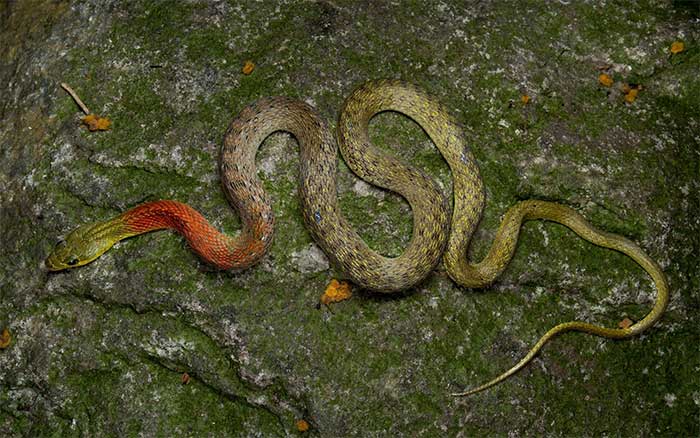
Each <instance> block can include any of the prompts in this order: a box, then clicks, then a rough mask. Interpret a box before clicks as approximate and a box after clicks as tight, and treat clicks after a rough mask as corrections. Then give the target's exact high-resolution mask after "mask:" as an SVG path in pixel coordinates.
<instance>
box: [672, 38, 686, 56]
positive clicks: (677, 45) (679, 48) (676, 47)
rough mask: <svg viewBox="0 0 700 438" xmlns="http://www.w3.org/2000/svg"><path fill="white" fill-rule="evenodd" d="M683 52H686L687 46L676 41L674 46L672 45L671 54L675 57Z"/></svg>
mask: <svg viewBox="0 0 700 438" xmlns="http://www.w3.org/2000/svg"><path fill="white" fill-rule="evenodd" d="M683 50H685V44H683V41H674V42H673V44H671V53H673V54H674V55H675V54H677V53H681V52H682V51H683Z"/></svg>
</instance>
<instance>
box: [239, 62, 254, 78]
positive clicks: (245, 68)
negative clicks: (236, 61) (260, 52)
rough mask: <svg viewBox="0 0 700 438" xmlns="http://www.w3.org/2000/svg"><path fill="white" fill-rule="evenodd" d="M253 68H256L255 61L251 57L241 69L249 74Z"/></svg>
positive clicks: (245, 73)
mask: <svg viewBox="0 0 700 438" xmlns="http://www.w3.org/2000/svg"><path fill="white" fill-rule="evenodd" d="M253 70H255V63H254V62H253V61H251V60H250V59H249V60H247V61H246V62H245V63H243V68H242V69H241V72H242V73H243V74H244V75H249V74H251V73H253Z"/></svg>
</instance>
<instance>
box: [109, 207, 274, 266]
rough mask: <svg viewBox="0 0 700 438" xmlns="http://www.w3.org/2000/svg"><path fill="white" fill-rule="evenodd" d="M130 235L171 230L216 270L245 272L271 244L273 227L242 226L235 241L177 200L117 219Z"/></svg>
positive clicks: (141, 209) (136, 210)
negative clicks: (269, 243)
mask: <svg viewBox="0 0 700 438" xmlns="http://www.w3.org/2000/svg"><path fill="white" fill-rule="evenodd" d="M120 218H121V220H122V221H123V223H124V225H125V226H126V229H127V233H128V234H129V235H136V234H142V233H147V232H149V231H155V230H162V229H165V228H169V229H173V230H176V231H177V232H179V233H180V234H182V235H183V236H184V237H185V239H187V243H189V245H190V247H191V248H192V250H193V251H194V252H196V253H197V254H198V255H199V256H200V257H202V258H203V259H204V260H205V261H206V262H208V263H210V264H212V265H214V266H215V267H217V268H219V269H244V268H247V267H249V266H251V265H253V264H254V263H255V262H257V261H258V260H260V258H261V257H262V256H263V255H264V253H265V250H266V244H265V242H270V241H271V235H272V224H269V223H265V222H262V221H258V222H255V223H252V224H248V226H247V227H245V226H244V229H243V231H242V232H241V235H240V236H239V237H238V238H236V239H234V238H231V237H229V236H227V235H225V234H223V233H220V232H219V231H218V230H217V229H216V228H214V227H213V226H212V225H211V224H210V223H209V221H207V220H206V219H205V218H204V216H202V215H201V214H200V213H199V212H198V211H197V210H195V209H193V208H192V207H190V206H188V205H186V204H183V203H181V202H178V201H169V200H165V201H155V202H148V203H145V204H141V205H139V206H138V207H135V208H133V209H131V210H129V211H127V212H125V213H123V214H122V215H121V216H120Z"/></svg>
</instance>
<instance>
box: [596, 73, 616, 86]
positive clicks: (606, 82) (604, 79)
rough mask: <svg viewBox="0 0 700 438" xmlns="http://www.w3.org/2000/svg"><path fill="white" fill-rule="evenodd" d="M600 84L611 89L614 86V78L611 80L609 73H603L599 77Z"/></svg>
mask: <svg viewBox="0 0 700 438" xmlns="http://www.w3.org/2000/svg"><path fill="white" fill-rule="evenodd" d="M598 82H600V85H603V86H604V87H610V86H612V84H613V78H611V77H610V75H608V74H607V73H601V74H600V75H598Z"/></svg>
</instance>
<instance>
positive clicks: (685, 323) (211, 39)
mask: <svg viewBox="0 0 700 438" xmlns="http://www.w3.org/2000/svg"><path fill="white" fill-rule="evenodd" d="M399 3H402V4H401V5H399ZM461 3H464V2H442V3H437V2H425V3H423V2H406V3H403V2H388V1H369V2H345V1H319V2H299V3H295V2H282V3H277V2H257V1H244V2H240V3H239V2H226V1H209V2H203V1H194V0H193V1H187V2H185V1H183V2H168V3H165V2H152V1H150V0H133V1H104V0H99V1H98V0H93V1H81V2H66V1H56V0H20V1H6V2H1V3H0V20H2V21H1V28H0V56H1V57H0V95H1V96H2V98H1V99H0V158H1V159H0V233H1V237H0V254H1V256H0V257H1V259H0V260H2V263H1V264H0V328H2V327H5V326H6V327H8V328H9V329H10V331H11V334H12V344H11V346H10V347H9V348H7V349H5V350H0V434H1V435H3V436H22V435H25V436H27V435H31V436H38V435H52V434H56V435H73V436H76V435H82V436H124V435H137V434H142V435H147V436H148V435H156V434H162V435H165V436H170V435H200V434H211V435H212V436H221V435H240V436H276V435H285V434H292V435H293V434H296V433H298V432H297V430H296V428H295V420H297V419H301V418H303V419H305V420H306V421H308V422H309V424H310V426H311V429H310V431H309V432H307V433H308V434H312V435H319V436H337V435H345V436H348V435H355V436H367V435H371V436H417V435H425V436H436V435H442V434H447V435H460V434H462V435H487V434H488V435H515V436H517V435H522V434H530V435H541V434H552V435H602V434H607V435H628V436H649V435H674V436H679V435H695V436H697V435H698V434H699V433H700V430H699V426H698V416H697V412H698V409H699V405H700V390H699V389H698V388H700V385H699V384H698V377H697V376H698V370H699V369H700V358H699V357H698V356H699V352H698V345H699V343H700V336H699V333H698V323H697V321H698V308H699V302H700V298H699V294H700V292H699V289H700V284H699V281H698V276H697V256H698V251H699V247H700V243H699V241H698V239H699V238H698V236H699V232H700V225H699V223H698V219H697V218H698V190H699V188H700V187H699V184H698V176H699V175H700V168H699V165H698V154H699V152H698V150H699V146H700V145H699V143H700V122H698V118H697V114H698V107H699V98H698V96H700V79H698V75H697V72H698V69H699V67H700V46H699V45H698V42H699V37H700V33H699V31H698V27H699V23H700V22H699V18H698V16H699V12H698V6H697V4H694V3H693V2H680V1H679V2H668V1H666V2H643V4H639V3H641V2H631V1H630V2H610V1H607V2H591V3H593V4H583V3H580V2H564V1H561V2H514V3H512V4H503V3H500V2H478V1H477V2H470V3H469V4H468V5H466V6H458V5H457V4H461ZM675 40H682V41H684V42H685V46H686V50H685V51H684V52H682V53H680V54H677V55H674V56H671V55H670V52H669V47H670V45H671V43H672V42H673V41H675ZM247 59H251V60H253V61H254V62H255V63H256V65H257V67H256V69H255V70H254V71H253V73H252V74H251V75H250V76H244V75H243V74H241V66H242V65H243V62H244V61H245V60H247ZM601 67H607V68H608V69H609V70H608V71H609V72H610V74H611V75H612V77H613V79H614V80H615V84H614V85H613V86H612V87H611V88H606V87H603V86H601V85H600V84H599V83H598V74H599V73H600V71H599V70H598V69H599V68H601ZM378 77H398V78H404V79H407V80H410V81H413V82H415V83H417V84H419V85H420V86H422V87H423V88H425V89H427V90H428V91H430V92H431V93H432V94H434V95H436V96H438V97H439V98H440V99H441V100H442V101H443V102H444V103H445V105H446V106H447V107H449V108H451V109H452V111H453V113H454V114H455V115H456V117H457V118H458V119H459V120H460V121H461V122H462V123H463V124H464V125H465V128H466V131H467V133H468V136H469V138H471V139H472V143H473V146H474V150H475V153H476V155H477V158H478V159H479V162H480V165H481V169H482V175H483V177H484V179H485V183H486V187H487V189H488V206H487V209H486V211H485V214H484V220H483V221H482V224H481V228H480V231H479V232H478V233H477V235H476V237H475V244H474V248H473V252H474V256H475V257H478V256H480V255H482V254H484V252H485V250H486V249H487V247H488V245H489V243H490V240H491V237H492V235H493V232H494V230H495V228H496V225H497V223H498V220H499V217H500V215H501V214H503V212H504V211H505V210H506V209H507V208H508V206H510V205H512V204H514V203H515V202H517V201H518V200H520V199H525V198H530V197H536V198H541V199H548V200H556V201H559V202H562V203H564V204H567V205H570V206H572V207H574V208H576V209H577V210H579V211H580V212H582V213H583V214H584V215H585V216H586V217H588V218H589V219H590V220H591V221H592V222H593V223H594V224H596V225H597V226H598V227H600V228H602V229H605V230H608V231H611V232H616V233H620V234H624V235H626V236H628V237H629V238H631V239H633V240H635V241H636V242H638V243H639V244H640V245H641V246H642V247H643V248H645V249H646V250H647V251H648V252H649V254H651V255H652V256H653V257H654V258H656V259H657V260H658V261H659V262H660V264H661V265H662V266H663V267H664V269H665V271H666V272H667V274H668V276H669V280H670V283H671V286H672V291H673V296H672V300H671V304H670V308H669V311H668V312H667V314H666V315H665V316H664V318H663V320H662V321H661V322H660V323H659V324H657V325H656V327H654V328H653V329H652V330H650V331H649V332H647V333H645V334H644V335H642V336H640V337H638V338H636V339H633V340H628V341H620V342H614V341H607V340H601V339H597V338H594V337H591V336H585V335H580V334H571V335H566V336H563V337H561V338H559V339H556V340H555V341H554V342H553V343H552V344H551V345H549V346H548V347H546V348H545V349H544V351H543V353H542V354H541V355H540V356H539V357H538V358H537V359H536V360H535V361H534V362H533V363H532V364H531V365H530V366H528V367H527V368H526V369H525V370H524V371H523V372H521V373H519V374H518V375H517V376H516V377H514V378H512V379H511V380H509V381H507V382H506V383H504V384H502V385H500V386H498V387H496V388H494V389H493V390H491V391H488V392H486V393H483V394H479V395H476V396H473V397H469V398H463V399H455V398H451V397H450V396H449V395H448V392H449V391H455V390H461V389H463V388H465V387H469V386H472V385H474V384H478V383H482V382H484V381H485V380H488V379H490V378H492V377H494V376H495V375H497V374H498V373H500V372H501V371H503V370H504V369H506V368H507V367H509V366H511V365H512V364H513V363H514V362H515V361H516V359H517V358H519V357H520V356H522V355H523V354H524V353H525V352H526V351H527V350H528V349H529V348H530V346H531V345H532V344H533V343H534V342H535V341H536V339H537V338H538V337H539V336H540V335H541V334H543V333H544V332H545V331H546V330H547V329H548V328H549V327H551V326H552V325H554V324H556V323H557V322H561V321H564V320H569V319H572V318H577V319H583V320H588V321H594V322H597V323H600V324H604V325H608V326H615V325H617V323H618V322H619V321H620V320H622V319H623V318H624V317H629V318H631V319H635V320H636V319H640V318H641V317H642V316H643V315H644V314H645V313H646V312H647V311H648V309H649V307H650V304H651V302H652V301H653V299H654V290H653V288H652V286H651V283H650V281H649V279H648V278H647V277H646V276H645V274H644V273H643V271H642V270H641V269H640V268H639V267H637V266H636V265H634V264H633V263H632V262H631V261H630V260H628V259H626V258H624V257H623V256H621V255H619V254H615V253H611V252H609V251H604V250H601V249H598V248H595V247H592V246H591V245H588V244H586V243H585V242H582V241H581V240H579V239H578V238H576V237H575V236H573V235H572V234H571V233H570V232H568V231H567V230H565V229H564V228H562V227H560V226H557V225H553V224H547V223H529V224H527V225H526V226H525V229H524V232H523V235H522V242H521V245H520V247H519V249H518V251H517V254H516V257H515V259H514V261H513V262H512V263H511V265H510V266H509V268H508V270H507V271H506V273H505V274H504V276H503V277H502V278H501V279H500V281H499V282H498V283H497V284H496V285H494V286H493V287H492V288H490V289H488V290H485V291H473V290H464V289H461V288H458V287H455V285H454V284H453V283H452V282H451V281H450V280H449V279H448V278H447V277H446V275H444V273H443V272H440V270H438V271H437V272H435V273H434V274H433V275H432V276H431V277H430V278H429V279H428V280H427V281H426V282H425V283H424V284H422V285H421V286H420V287H418V288H416V289H415V290H411V291H408V292H406V293H405V294H402V295H401V296H397V297H392V298H387V297H377V296H373V295H368V294H363V293H360V294H356V295H355V297H354V298H353V299H352V300H350V301H347V302H343V303H340V304H337V305H335V306H334V308H333V313H330V312H329V311H328V310H325V309H322V310H317V309H316V308H315V304H316V302H317V300H318V297H319V296H320V294H321V293H322V292H323V289H324V287H325V285H326V283H327V282H328V281H329V280H330V279H331V278H332V277H333V276H334V275H337V273H335V272H333V271H332V268H331V269H330V270H329V269H328V268H327V260H325V258H324V257H323V255H322V254H320V253H319V252H318V251H317V249H316V248H314V247H313V245H312V242H311V239H310V237H309V235H308V233H307V232H306V231H305V229H304V226H303V223H302V219H301V214H300V212H299V201H298V199H297V197H296V178H297V164H298V157H297V146H296V143H295V142H294V141H293V140H292V139H291V138H290V137H289V136H287V135H285V134H276V135H274V136H273V137H271V138H270V139H269V140H268V141H267V142H266V144H265V145H264V147H263V148H262V149H261V151H260V153H259V155H258V163H259V165H260V168H261V171H260V175H261V177H262V178H264V180H265V182H266V185H267V187H268V188H269V190H270V191H271V193H272V196H273V198H274V202H275V205H274V207H275V211H276V212H277V218H278V231H277V232H278V235H277V238H276V241H275V244H274V246H273V248H272V252H271V253H270V254H269V255H268V256H267V257H266V258H265V260H264V262H263V263H261V264H260V265H258V266H256V267H255V268H253V269H250V270H249V271H247V272H244V273H242V274H229V273H221V272H212V271H211V270H210V269H208V268H207V267H206V266H205V265H203V264H202V263H201V262H200V261H199V260H198V259H197V258H196V257H195V256H194V255H192V254H191V253H190V252H189V251H188V250H187V249H186V246H185V244H184V242H183V240H182V239H181V238H179V237H178V236H175V235H172V234H171V233H165V232H163V233H153V234H149V235H146V236H142V237H139V238H135V239H131V240H128V241H125V242H123V243H122V244H120V245H118V246H117V247H116V248H115V249H113V250H112V251H110V252H109V253H107V254H106V255H105V256H103V257H102V258H101V259H99V261H97V262H96V263H93V264H91V265H88V266H85V267H83V268H81V269H76V270H74V271H71V272H65V273H58V274H54V275H49V274H47V272H45V271H44V269H43V267H42V261H43V259H44V258H45V257H46V255H47V254H48V252H49V251H50V250H51V248H52V246H53V244H54V243H55V242H56V240H57V238H58V237H59V236H60V235H62V234H63V233H66V232H67V231H69V230H70V229H72V228H74V227H75V226H77V225H78V224H80V223H83V222H86V221H90V220H97V219H105V218H108V217H111V216H113V215H115V214H117V212H119V211H121V210H123V209H125V208H128V207H131V206H134V205H136V204H137V203H139V202H141V201H144V200H153V199H160V198H174V199H178V200H180V201H184V202H188V203H191V204H192V205H193V206H195V207H196V208H198V209H199V210H200V211H202V212H203V213H204V214H205V216H207V217H208V218H210V219H211V220H212V221H213V222H214V223H215V224H216V225H217V226H218V227H220V228H221V229H223V230H225V231H227V232H230V233H235V231H236V230H237V228H238V220H237V217H236V215H235V214H234V213H232V212H231V210H230V207H229V206H228V204H227V202H226V200H225V197H224V195H223V194H222V193H221V189H220V187H219V175H218V173H217V158H218V148H219V145H220V142H221V138H222V135H223V132H224V130H225V128H226V126H227V124H228V121H229V120H230V118H231V117H232V116H233V115H235V114H236V113H237V111H239V110H240V109H241V108H242V107H243V106H244V105H246V104H248V103H250V102H251V101H253V100H255V99H257V98H259V97H261V96H266V95H274V94H283V95H289V96H295V97H299V98H302V99H304V100H306V101H308V102H310V103H312V104H314V105H316V106H317V107H318V108H319V110H320V111H321V112H322V114H324V116H326V117H327V118H328V119H329V120H330V121H333V120H334V119H335V117H336V116H337V111H338V109H339V108H340V106H341V103H342V100H343V98H344V97H345V96H346V95H347V94H348V93H349V92H350V91H351V90H352V89H353V87H355V86H357V85H358V84H360V83H361V82H363V81H365V80H367V79H371V78H378ZM60 82H67V83H69V84H70V85H71V86H73V88H74V89H76V91H78V93H79V94H80V95H81V97H82V98H83V100H84V101H85V102H86V104H87V105H88V106H89V107H90V108H91V109H92V110H93V111H95V112H96V113H99V114H101V115H105V116H107V117H109V118H110V119H111V120H112V121H113V123H114V125H113V129H112V130H110V131H107V132H102V133H89V132H87V131H86V130H84V128H82V127H80V126H79V124H80V123H79V116H80V114H79V111H78V109H77V107H76V105H75V104H74V102H73V101H72V100H71V99H70V97H68V95H67V94H66V93H65V92H64V91H63V90H61V89H60V87H59V84H60ZM624 82H628V83H636V84H641V85H642V86H643V89H642V91H641V92H640V94H639V96H638V98H637V100H636V101H635V102H633V103H632V104H628V103H625V101H624V98H623V94H622V91H621V90H622V87H621V85H622V84H623V83H624ZM522 95H528V96H530V98H531V99H530V101H529V102H528V103H527V104H523V103H522V100H521V96H522ZM371 128H372V133H371V134H372V137H373V139H374V140H375V141H376V142H377V144H379V145H381V146H382V147H386V148H389V149H390V150H393V151H395V152H396V153H397V154H400V155H401V156H403V157H405V158H406V159H408V160H410V161H411V162H413V163H415V164H416V165H419V166H421V167H423V168H424V169H426V170H427V171H428V172H430V173H431V174H433V175H434V176H435V177H436V178H438V179H439V181H440V182H441V184H442V185H443V186H445V187H446V189H449V187H450V176H449V171H448V169H447V166H446V165H445V163H444V162H443V160H442V159H441V158H440V157H439V155H438V154H437V152H436V150H435V148H434V146H433V145H432V144H431V143H430V141H429V139H427V138H426V136H425V134H424V133H423V132H422V131H421V130H420V129H419V128H418V127H416V125H414V124H413V123H412V122H410V121H408V120H407V119H405V118H403V117H401V116H398V115H394V114H383V115H380V116H378V117H377V118H376V120H375V122H373V124H372V127H371ZM339 178H340V183H339V184H340V188H339V196H340V198H341V201H342V206H343V209H344V211H345V213H346V214H347V216H348V217H349V218H350V219H351V220H352V221H353V223H354V224H355V225H356V226H357V228H358V230H360V232H361V233H362V235H363V237H364V238H365V239H366V240H367V241H368V243H369V244H370V245H372V246H373V247H374V248H376V249H378V250H380V251H382V252H384V253H385V254H388V255H396V254H399V253H400V252H401V249H402V248H403V246H404V245H405V244H406V242H407V241H408V240H409V239H410V229H411V218H410V209H409V208H408V207H407V205H406V204H405V203H404V202H403V201H402V200H401V199H399V198H397V197H396V196H394V195H392V194H389V193H385V192H383V191H379V190H377V189H375V188H372V187H369V186H367V185H366V184H364V183H358V181H357V180H356V179H355V178H354V176H352V175H351V174H350V173H349V172H348V171H347V168H345V167H344V166H341V173H340V176H339ZM183 373H188V374H189V376H190V377H191V379H190V382H189V384H187V385H183V384H182V379H181V376H182V374H183Z"/></svg>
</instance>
